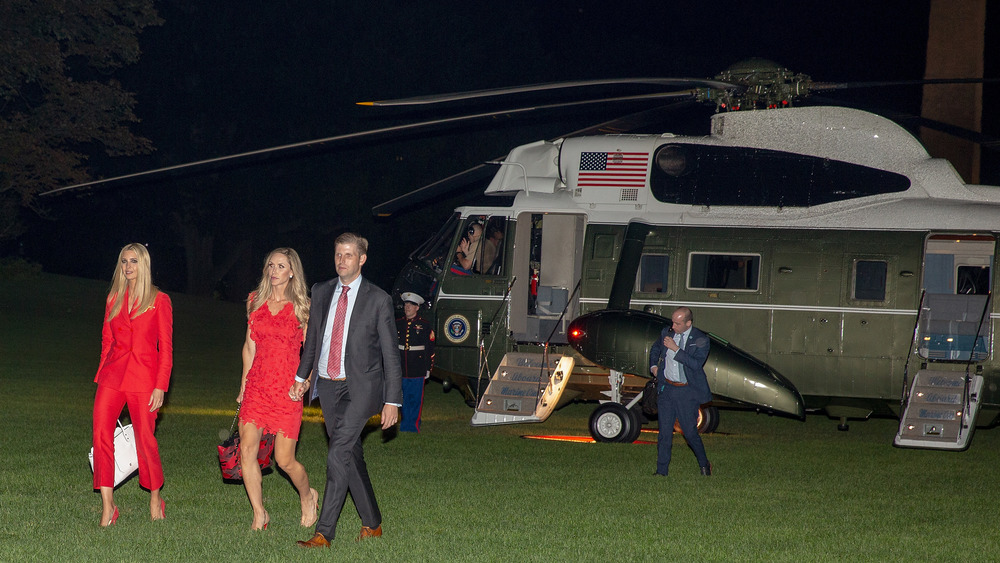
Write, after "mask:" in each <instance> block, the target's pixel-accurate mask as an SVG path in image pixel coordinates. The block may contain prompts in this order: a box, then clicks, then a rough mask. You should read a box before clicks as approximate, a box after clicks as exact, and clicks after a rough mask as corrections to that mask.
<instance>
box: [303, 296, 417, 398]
mask: <svg viewBox="0 0 1000 563" xmlns="http://www.w3.org/2000/svg"><path fill="white" fill-rule="evenodd" d="M336 289H337V278H334V279H332V280H327V281H325V282H320V283H317V284H316V285H314V286H313V288H312V304H311V305H310V308H309V328H308V329H307V331H306V342H305V344H304V346H303V348H302V359H301V360H300V362H299V369H298V371H297V372H296V374H295V375H296V377H299V378H302V379H307V378H308V377H309V374H310V373H311V372H312V371H313V370H314V369H315V368H316V366H317V365H319V355H320V352H321V351H322V350H321V347H322V345H323V335H324V334H325V333H326V332H327V331H328V330H330V329H329V327H328V325H329V323H332V322H333V319H332V318H328V317H330V314H329V313H330V303H331V302H332V301H333V294H334V291H335V290H336ZM397 342H398V337H397V336H396V323H395V319H394V317H393V308H392V298H391V297H389V294H388V293H386V292H384V291H382V290H381V289H380V288H379V287H378V286H376V285H375V284H373V283H372V282H370V281H368V280H367V279H365V278H364V277H363V276H362V278H361V285H360V287H358V296H357V298H356V300H355V302H354V310H353V311H352V312H351V321H350V325H349V330H348V333H347V346H346V349H345V352H344V369H345V371H346V372H347V388H348V390H349V391H350V393H351V401H352V402H353V401H359V402H362V403H363V404H365V406H366V410H367V411H369V412H371V414H372V415H374V414H376V413H378V412H379V411H381V409H382V405H383V404H385V403H396V404H402V402H403V391H402V370H401V368H400V364H399V347H398V344H397ZM316 375H317V377H314V378H313V380H312V397H313V398H315V397H316V384H317V383H318V380H319V379H318V375H319V374H316Z"/></svg>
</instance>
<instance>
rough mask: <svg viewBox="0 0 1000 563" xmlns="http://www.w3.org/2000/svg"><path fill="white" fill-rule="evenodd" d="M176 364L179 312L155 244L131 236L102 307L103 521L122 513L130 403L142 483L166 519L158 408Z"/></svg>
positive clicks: (98, 454)
mask: <svg viewBox="0 0 1000 563" xmlns="http://www.w3.org/2000/svg"><path fill="white" fill-rule="evenodd" d="M172 367H173V312H172V308H171V304H170V297H168V296H167V294H166V293H163V292H161V291H160V290H159V289H157V287H156V286H155V285H153V284H152V282H151V280H150V267H149V252H148V251H147V250H146V247H144V246H142V245H141V244H136V243H133V244H128V245H126V246H125V247H124V248H122V250H121V252H120V253H119V254H118V267H117V268H116V269H115V274H114V277H113V278H112V280H111V290H110V291H109V292H108V299H107V303H106V306H105V311H104V329H103V331H102V338H101V362H100V365H98V366H97V376H96V377H95V378H94V381H95V382H96V383H97V395H96V396H95V397H94V489H99V490H100V491H101V503H102V505H103V510H102V512H101V522H100V523H101V526H110V525H111V524H114V523H115V522H116V521H117V520H118V506H117V505H115V501H114V496H113V495H114V483H115V462H114V452H115V448H114V434H115V426H116V424H115V421H116V420H117V419H118V417H119V416H120V415H121V412H122V407H124V406H125V405H128V413H129V418H131V420H132V428H133V430H134V431H135V443H136V451H137V453H138V457H139V485H141V486H142V487H144V488H146V489H149V491H150V492H151V495H150V499H149V514H150V517H151V518H152V519H153V520H162V519H163V518H164V514H165V512H166V502H165V501H164V500H163V497H161V496H160V489H161V488H162V487H163V466H162V465H161V464H160V452H159V449H158V448H157V444H156V438H154V437H153V431H154V430H155V429H156V415H157V412H158V411H159V409H160V407H161V406H162V405H163V396H164V394H165V393H166V392H167V387H168V386H169V384H170V370H171V368H172Z"/></svg>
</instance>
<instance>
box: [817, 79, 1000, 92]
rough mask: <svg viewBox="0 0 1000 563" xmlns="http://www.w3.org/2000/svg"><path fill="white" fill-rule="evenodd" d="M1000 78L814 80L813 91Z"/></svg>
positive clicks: (978, 81)
mask: <svg viewBox="0 0 1000 563" xmlns="http://www.w3.org/2000/svg"><path fill="white" fill-rule="evenodd" d="M994 82H1000V78H925V79H922V80H889V81H883V82H813V83H812V85H811V86H810V87H809V89H810V90H812V91H819V92H826V91H829V90H846V89H849V88H881V87H884V86H920V85H926V84H990V83H994Z"/></svg>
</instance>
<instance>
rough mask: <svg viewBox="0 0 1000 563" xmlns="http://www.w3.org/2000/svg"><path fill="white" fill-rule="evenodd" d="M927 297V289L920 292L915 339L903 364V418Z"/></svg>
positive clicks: (901, 408) (900, 413)
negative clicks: (911, 368) (911, 364)
mask: <svg viewBox="0 0 1000 563" xmlns="http://www.w3.org/2000/svg"><path fill="white" fill-rule="evenodd" d="M926 295H927V290H926V289H921V290H920V303H918V304H917V320H916V322H914V323H913V338H911V339H910V350H909V352H908V353H907V354H906V363H904V364H903V393H902V395H901V399H900V400H899V416H900V418H902V416H903V411H904V409H905V408H906V403H908V402H909V400H910V386H909V378H910V375H909V374H910V371H909V370H910V358H912V357H913V348H914V347H915V346H916V345H917V331H918V330H920V317H921V316H922V315H923V314H924V297H925V296H926Z"/></svg>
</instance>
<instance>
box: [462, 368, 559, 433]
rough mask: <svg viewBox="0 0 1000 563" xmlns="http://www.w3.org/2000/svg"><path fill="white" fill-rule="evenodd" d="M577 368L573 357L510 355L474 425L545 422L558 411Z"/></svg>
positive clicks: (484, 398)
mask: <svg viewBox="0 0 1000 563" xmlns="http://www.w3.org/2000/svg"><path fill="white" fill-rule="evenodd" d="M573 364H574V360H573V357H572V356H560V355H558V354H551V355H550V354H540V353H532V352H508V353H507V354H506V355H505V356H504V357H503V360H501V361H500V365H499V366H497V369H496V371H495V372H494V373H493V377H492V378H491V379H490V382H489V385H488V386H487V387H486V390H485V391H484V392H483V394H482V396H481V397H480V399H479V403H478V404H477V405H476V413H475V414H474V415H473V416H472V425H473V426H492V425H497V424H517V423H522V422H542V421H544V420H545V419H546V418H548V417H549V415H550V414H552V411H553V410H555V408H556V404H557V403H558V402H559V398H560V397H561V396H562V393H563V390H564V389H565V388H566V383H567V382H568V381H569V377H570V374H572V373H573Z"/></svg>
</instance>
